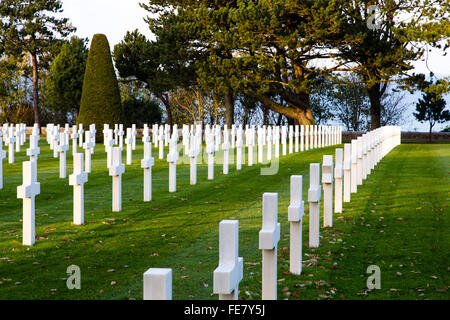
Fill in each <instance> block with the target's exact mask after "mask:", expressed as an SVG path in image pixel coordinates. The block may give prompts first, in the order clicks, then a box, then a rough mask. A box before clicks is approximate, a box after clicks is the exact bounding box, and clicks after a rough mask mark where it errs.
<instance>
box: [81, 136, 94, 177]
mask: <svg viewBox="0 0 450 320" xmlns="http://www.w3.org/2000/svg"><path fill="white" fill-rule="evenodd" d="M84 135H85V142H84V143H83V149H84V154H85V159H84V161H85V164H84V166H85V168H86V170H85V171H86V172H89V173H90V172H91V150H92V147H93V146H94V144H93V143H92V141H91V133H90V132H89V130H88V131H85V132H84ZM80 138H81V136H80Z"/></svg>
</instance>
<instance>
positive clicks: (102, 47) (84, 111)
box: [77, 34, 124, 141]
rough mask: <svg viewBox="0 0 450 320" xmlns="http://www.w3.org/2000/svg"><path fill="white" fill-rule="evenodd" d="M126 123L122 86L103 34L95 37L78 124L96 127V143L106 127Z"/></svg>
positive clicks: (87, 64)
mask: <svg viewBox="0 0 450 320" xmlns="http://www.w3.org/2000/svg"><path fill="white" fill-rule="evenodd" d="M123 119H124V113H123V109H122V104H121V99H120V91H119V85H118V83H117V78H116V74H115V72H114V67H113V63H112V58H111V51H110V49H109V43H108V39H107V38H106V36H105V35H104V34H95V35H94V36H93V38H92V42H91V47H90V49H89V55H88V59H87V62H86V71H85V74H84V81H83V90H82V94H81V103H80V112H79V115H78V119H77V123H82V124H83V127H84V128H86V129H88V128H89V125H90V124H94V123H95V129H96V131H97V137H96V140H97V141H101V140H102V139H103V134H102V130H103V124H105V123H106V124H109V125H110V127H111V126H114V124H115V123H123Z"/></svg>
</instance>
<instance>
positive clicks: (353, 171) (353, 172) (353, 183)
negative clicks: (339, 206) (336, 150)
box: [350, 139, 358, 193]
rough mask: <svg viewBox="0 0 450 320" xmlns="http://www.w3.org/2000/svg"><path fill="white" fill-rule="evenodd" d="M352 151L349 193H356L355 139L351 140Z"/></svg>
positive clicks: (356, 152)
mask: <svg viewBox="0 0 450 320" xmlns="http://www.w3.org/2000/svg"><path fill="white" fill-rule="evenodd" d="M350 150H351V152H352V156H351V161H352V167H351V174H350V178H351V185H350V186H351V187H350V191H351V193H356V192H357V190H358V177H357V175H358V143H357V141H356V139H353V140H352V144H351V148H350Z"/></svg>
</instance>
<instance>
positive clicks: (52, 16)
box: [0, 0, 75, 123]
mask: <svg viewBox="0 0 450 320" xmlns="http://www.w3.org/2000/svg"><path fill="white" fill-rule="evenodd" d="M61 12H62V3H61V1H60V0H35V1H28V0H2V1H1V2H0V17H1V19H0V43H1V44H2V49H1V50H0V54H5V55H11V56H16V57H20V58H23V57H24V56H25V55H30V56H31V63H32V73H31V74H32V78H33V108H34V113H35V122H37V123H39V121H40V120H39V73H40V72H41V71H42V69H43V68H44V67H45V66H46V64H47V63H48V60H49V59H48V58H49V57H51V56H52V54H53V53H54V51H55V48H57V47H58V46H59V42H60V41H61V39H64V38H66V37H67V36H68V35H69V34H70V33H71V32H73V31H75V28H73V27H72V26H71V25H70V24H69V22H68V19H67V18H57V17H56V15H57V14H59V13H61ZM0 58H1V55H0Z"/></svg>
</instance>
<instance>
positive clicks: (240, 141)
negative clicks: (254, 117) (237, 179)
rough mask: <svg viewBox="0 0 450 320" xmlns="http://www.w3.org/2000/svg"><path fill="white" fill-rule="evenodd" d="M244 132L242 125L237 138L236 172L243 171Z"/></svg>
mask: <svg viewBox="0 0 450 320" xmlns="http://www.w3.org/2000/svg"><path fill="white" fill-rule="evenodd" d="M243 134H244V132H243V130H242V126H241V125H240V126H239V127H238V129H237V136H236V170H241V169H242V147H243V145H244V141H243Z"/></svg>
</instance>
